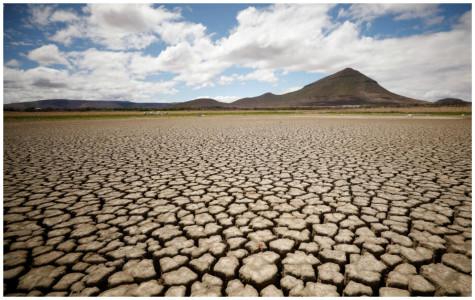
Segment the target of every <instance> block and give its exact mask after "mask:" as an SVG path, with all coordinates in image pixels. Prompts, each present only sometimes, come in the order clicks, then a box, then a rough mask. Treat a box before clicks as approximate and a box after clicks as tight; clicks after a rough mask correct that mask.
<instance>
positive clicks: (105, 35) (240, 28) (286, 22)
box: [4, 4, 472, 100]
mask: <svg viewBox="0 0 475 300" xmlns="http://www.w3.org/2000/svg"><path fill="white" fill-rule="evenodd" d="M333 7H334V6H333V5H324V4H319V5H315V4H306V5H302V4H275V5H271V6H267V7H264V8H255V7H252V6H251V7H249V8H247V9H244V10H242V11H241V12H239V13H238V14H237V17H236V20H237V25H236V26H235V27H234V28H232V30H231V31H230V32H229V34H228V35H227V36H224V37H222V38H220V39H217V40H213V39H212V36H210V35H207V34H206V30H207V28H206V27H205V26H204V25H202V24H198V23H192V22H188V21H185V20H183V17H182V16H181V14H180V10H173V11H169V10H167V9H166V8H164V7H162V6H160V7H153V6H152V5H150V4H137V5H125V4H121V5H113V6H112V5H100V4H90V5H88V6H87V7H86V8H85V9H84V15H82V16H80V17H78V19H75V18H74V17H72V18H71V22H70V23H69V24H68V25H67V26H66V27H65V28H63V29H60V30H58V31H56V32H55V34H53V35H51V36H50V39H51V40H53V41H56V42H58V43H63V44H65V45H71V43H72V41H73V40H74V39H77V38H81V39H89V40H90V41H92V42H94V43H96V44H97V45H98V46H97V47H96V48H99V45H102V46H105V48H106V49H107V50H97V49H96V48H91V49H89V50H85V51H73V52H69V53H63V52H61V51H59V49H58V48H57V46H55V45H53V44H50V45H45V46H43V47H40V48H38V49H35V50H33V51H31V52H30V53H29V54H28V58H29V59H31V60H34V61H37V62H38V63H40V65H41V66H43V67H45V66H51V65H54V64H63V65H66V66H69V69H68V72H66V74H62V78H63V77H64V78H67V79H68V82H67V83H66V84H68V92H71V93H73V91H75V92H77V93H79V94H80V95H82V96H84V97H86V96H87V97H90V96H92V97H94V98H93V99H97V98H100V97H106V98H107V97H111V96H117V97H119V98H121V99H122V98H127V97H132V98H134V99H136V98H140V99H142V98H147V99H148V98H150V97H153V95H160V94H173V93H176V92H177V90H176V87H175V86H176V85H177V84H179V83H184V85H185V87H186V88H187V89H190V88H191V89H200V88H203V87H212V86H215V85H216V84H220V85H225V84H232V83H233V82H236V81H247V80H255V81H260V82H269V83H273V84H276V83H278V82H279V76H278V75H279V74H281V75H283V74H289V73H291V72H293V71H306V72H309V73H324V74H332V73H334V72H337V71H340V70H342V69H344V68H346V67H352V68H354V69H357V70H359V71H361V72H362V73H364V74H366V75H368V76H370V77H371V78H373V79H375V80H377V81H378V82H379V83H380V84H381V85H382V86H383V87H385V88H387V89H389V90H390V91H392V92H396V93H400V94H402V95H405V96H409V97H413V98H417V99H426V100H435V99H437V98H438V97H440V96H444V97H445V96H448V95H450V96H453V97H460V98H463V99H471V34H472V32H471V27H472V24H471V12H467V13H466V14H464V15H463V16H462V17H461V18H460V20H459V22H458V23H457V24H455V25H454V26H453V27H452V29H451V30H448V31H442V32H435V33H431V32H427V33H424V34H419V35H412V36H406V37H402V38H396V37H393V38H384V39H383V38H378V39H377V38H372V37H367V36H365V35H364V34H363V33H362V26H361V23H362V22H370V21H371V20H374V19H375V18H378V17H380V16H383V15H391V16H393V19H394V20H396V21H397V20H406V19H416V18H419V19H421V20H424V22H426V24H428V23H430V22H431V21H430V20H432V21H433V22H435V21H437V22H438V20H440V17H441V15H440V10H439V8H438V6H437V5H432V4H420V5H419V4H417V5H413V4H398V5H395V4H381V5H379V4H355V5H352V6H350V7H349V8H348V9H345V10H341V11H340V12H339V17H340V18H338V19H337V20H336V21H335V20H334V19H332V18H331V17H330V15H329V11H330V9H332V8H333ZM37 9H38V11H37V12H35V20H36V23H38V24H41V23H45V21H44V20H54V21H55V22H62V21H61V20H65V19H66V16H65V13H66V12H61V13H58V14H56V12H57V11H56V12H55V11H52V10H50V11H47V10H45V8H44V7H42V6H37ZM344 18H345V19H344ZM346 18H349V19H346ZM157 40H161V41H163V42H164V43H165V49H164V50H162V51H161V52H160V53H159V54H158V55H156V56H154V55H150V54H147V55H146V54H144V53H143V52H142V51H141V50H142V49H144V48H146V47H147V46H149V45H151V44H152V43H153V42H155V41H157ZM125 50H127V51H125ZM130 50H135V51H130ZM7 64H8V63H7ZM7 64H6V65H5V68H4V70H7V72H6V73H5V77H4V79H5V80H6V82H7V83H8V90H9V91H10V90H12V89H13V88H14V87H15V84H14V83H11V82H13V81H15V80H16V78H19V77H22V76H23V77H24V76H26V75H25V74H23V73H21V72H20V73H15V70H14V67H15V65H14V64H15V63H10V64H9V65H7ZM231 67H233V68H236V69H237V70H239V68H241V67H244V68H246V69H249V68H250V69H252V70H253V71H251V72H250V73H248V74H242V71H241V72H236V74H232V75H223V72H224V71H226V70H228V69H229V68H231ZM32 70H35V69H32ZM32 70H27V71H25V72H27V73H28V74H30V73H32V72H33V71H32ZM35 72H36V73H38V72H45V70H44V69H39V68H37V70H35ZM36 73H35V74H36ZM22 74H23V75H22ZM158 74H167V75H170V74H171V75H172V79H171V80H168V81H163V82H158V83H151V82H148V81H146V78H147V77H148V76H150V75H158ZM20 75H21V76H20ZM12 76H13V80H11V78H10V77H12ZM29 76H32V75H31V74H30V75H29ZM23 77H22V78H23ZM167 77H170V76H167ZM35 80H36V81H35ZM35 80H33V79H31V80H28V81H26V82H29V83H30V84H31V85H33V84H34V83H35V82H36V86H47V85H49V86H50V87H52V90H54V89H55V88H54V87H55V86H56V87H57V88H56V89H59V87H60V85H61V84H62V81H58V78H49V77H48V81H41V80H40V81H38V80H37V79H35ZM73 83H74V84H73ZM307 83H308V82H302V84H307ZM86 88H87V89H91V91H94V92H89V91H88V90H86ZM96 91H97V92H96ZM112 91H114V93H112ZM289 91H290V90H289ZM286 92H287V91H286ZM134 94H135V95H138V96H137V97H133V95H134ZM8 95H13V93H11V94H8ZM223 97H224V96H223ZM74 98H77V97H74ZM106 98H104V99H106Z"/></svg>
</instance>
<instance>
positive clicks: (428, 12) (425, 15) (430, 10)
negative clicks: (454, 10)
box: [338, 3, 444, 25]
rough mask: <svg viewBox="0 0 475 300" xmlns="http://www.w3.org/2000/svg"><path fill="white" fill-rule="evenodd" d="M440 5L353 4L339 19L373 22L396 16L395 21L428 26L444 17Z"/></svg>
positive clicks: (340, 13) (342, 11)
mask: <svg viewBox="0 0 475 300" xmlns="http://www.w3.org/2000/svg"><path fill="white" fill-rule="evenodd" d="M440 13H441V9H440V8H438V4H429V3H425V4H422V3H419V4H414V3H404V4H403V3H364V4H352V5H351V6H350V7H349V8H348V9H347V10H345V9H341V10H340V11H339V13H338V17H339V18H351V19H356V20H357V21H358V22H367V21H372V20H374V19H376V18H378V17H382V16H385V15H388V14H392V15H395V16H394V20H396V21H398V20H410V19H422V20H423V21H424V22H425V23H426V24H427V25H433V24H437V23H440V22H442V21H443V20H444V17H443V16H442V15H440Z"/></svg>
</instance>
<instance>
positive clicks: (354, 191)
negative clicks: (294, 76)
mask: <svg viewBox="0 0 475 300" xmlns="http://www.w3.org/2000/svg"><path fill="white" fill-rule="evenodd" d="M471 142H472V138H471V121H470V120H469V119H464V118H460V117H447V116H446V117H443V118H434V117H433V118H427V117H426V118H424V119H422V118H418V117H413V118H411V119H408V118H405V117H378V116H372V117H364V116H361V115H360V116H352V117H341V116H333V117H331V116H312V115H296V116H283V115H275V116H213V117H205V118H191V117H183V118H180V117H177V118H161V119H158V118H130V119H120V120H118V119H115V120H81V121H73V120H70V121H54V122H44V121H42V122H6V123H4V199H3V201H4V202H3V204H4V205H3V209H4V211H3V222H4V257H3V258H4V273H3V275H4V276H3V277H4V295H5V296H26V295H30V296H33V295H36V296H68V295H71V296H72V295H79V296H95V295H102V296H153V295H162V296H173V295H174V296H190V295H191V296H202V297H206V296H213V295H214V296H258V295H261V296H279V295H280V296H282V295H285V296H343V295H345V296H357V295H368V296H369V295H373V296H378V295H379V296H397V295H399V296H409V295H412V296H416V295H423V296H434V295H435V296H443V295H445V296H455V295H458V296H470V295H471V279H472V277H471V272H472V270H471V253H472V252H471V251H472V250H471V244H472V217H471V216H472V214H471V211H472V201H471V197H472V186H471V179H472V176H471V172H472V169H471Z"/></svg>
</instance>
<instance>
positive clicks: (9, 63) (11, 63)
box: [5, 59, 21, 68]
mask: <svg viewBox="0 0 475 300" xmlns="http://www.w3.org/2000/svg"><path fill="white" fill-rule="evenodd" d="M5 66H7V67H14V68H16V67H19V66H21V62H20V61H18V60H16V59H10V60H9V61H7V63H6V64H5Z"/></svg>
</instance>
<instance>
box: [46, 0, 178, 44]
mask: <svg viewBox="0 0 475 300" xmlns="http://www.w3.org/2000/svg"><path fill="white" fill-rule="evenodd" d="M83 12H84V16H83V17H82V18H80V19H78V20H77V21H74V22H72V24H70V25H69V26H68V27H67V28H65V29H61V30H59V31H57V32H56V33H55V34H54V35H53V36H52V37H51V39H52V40H53V41H57V42H61V43H64V44H65V45H70V44H71V42H72V40H73V39H75V38H82V39H90V40H92V41H93V42H94V43H97V44H100V45H104V46H106V47H107V48H108V49H111V50H125V49H144V48H146V47H147V46H149V45H151V44H152V43H154V42H156V41H158V37H157V36H155V34H154V32H155V30H156V28H157V26H159V25H160V24H162V23H164V22H168V21H172V20H176V19H179V18H180V17H181V16H180V14H178V13H175V12H171V11H168V10H167V9H165V8H164V7H163V6H160V7H158V8H153V7H152V5H151V4H114V5H111V4H98V3H90V4H88V5H87V6H86V7H85V8H84V9H83Z"/></svg>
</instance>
